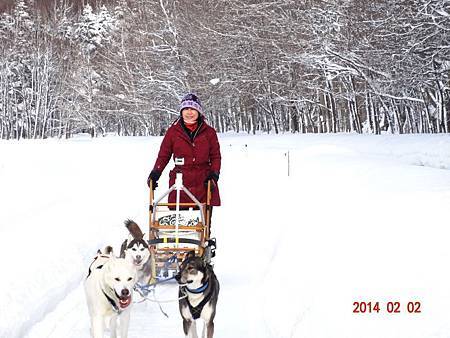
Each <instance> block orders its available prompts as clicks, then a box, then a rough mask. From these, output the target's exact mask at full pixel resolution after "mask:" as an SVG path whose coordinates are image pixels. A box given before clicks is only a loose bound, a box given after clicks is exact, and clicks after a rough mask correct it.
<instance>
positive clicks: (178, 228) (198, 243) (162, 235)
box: [148, 173, 211, 283]
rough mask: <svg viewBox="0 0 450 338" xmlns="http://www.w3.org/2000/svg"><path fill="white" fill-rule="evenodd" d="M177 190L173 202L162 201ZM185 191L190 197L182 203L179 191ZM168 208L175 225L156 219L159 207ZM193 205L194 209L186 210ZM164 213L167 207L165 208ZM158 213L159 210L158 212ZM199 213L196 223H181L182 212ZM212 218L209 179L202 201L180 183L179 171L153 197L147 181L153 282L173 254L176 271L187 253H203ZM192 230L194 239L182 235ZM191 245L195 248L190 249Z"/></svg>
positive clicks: (172, 267) (151, 188) (173, 267)
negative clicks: (195, 237) (157, 196)
mask: <svg viewBox="0 0 450 338" xmlns="http://www.w3.org/2000/svg"><path fill="white" fill-rule="evenodd" d="M174 190H175V191H176V203H163V202H161V201H162V200H163V199H164V198H165V197H166V196H168V195H169V194H170V193H171V192H172V191H174ZM181 191H183V192H185V193H186V195H187V196H188V197H189V198H190V199H191V201H192V202H191V203H181V202H180V193H181ZM160 207H168V208H169V209H170V210H172V209H173V208H175V210H173V211H174V212H175V217H176V220H175V224H174V225H172V224H169V225H167V224H164V225H162V224H160V223H159V220H158V218H157V215H158V208H160ZM189 208H192V209H193V210H187V209H189ZM165 211H166V212H167V210H165ZM159 212H161V211H159ZM186 212H189V213H192V212H198V213H199V215H200V221H199V222H198V223H197V224H196V225H180V224H179V223H180V218H181V217H182V216H183V214H184V213H186ZM210 221H211V181H208V186H207V195H206V203H201V202H199V201H198V200H197V198H196V197H195V196H194V195H193V194H192V193H191V192H190V191H189V190H188V189H187V188H186V187H185V186H184V185H183V183H182V174H181V173H177V174H176V179H175V183H174V184H173V185H172V186H171V187H170V188H169V190H167V191H166V192H165V193H164V194H162V196H161V197H160V198H159V199H157V200H155V198H154V190H153V184H152V182H151V181H150V205H149V232H148V233H149V239H148V243H149V248H150V259H151V266H152V277H151V280H150V282H151V283H154V282H156V278H157V277H158V276H159V275H160V273H161V270H162V269H163V268H166V269H167V268H168V266H167V265H168V261H171V259H172V258H173V257H176V258H177V259H176V262H171V263H170V266H169V267H170V269H171V270H177V268H178V262H180V261H181V260H182V259H183V256H184V254H185V253H186V252H188V251H192V250H193V249H194V250H195V252H196V254H198V255H200V256H202V255H203V253H204V250H205V247H206V245H207V242H208V240H209V237H210ZM188 232H189V233H191V234H192V233H195V235H196V236H197V239H193V238H183V237H182V235H183V234H186V233H188ZM193 247H194V248H193Z"/></svg>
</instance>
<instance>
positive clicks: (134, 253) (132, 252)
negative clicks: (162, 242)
mask: <svg viewBox="0 0 450 338" xmlns="http://www.w3.org/2000/svg"><path fill="white" fill-rule="evenodd" d="M125 226H126V227H127V229H128V231H129V232H130V237H129V238H128V239H127V240H125V241H124V242H123V243H122V247H121V250H120V257H121V258H125V259H126V260H127V261H129V262H131V263H132V264H133V265H134V266H135V268H136V270H137V279H136V282H137V283H139V284H143V285H145V284H147V283H149V280H150V278H151V277H152V273H151V259H150V250H149V247H148V244H147V242H146V241H145V240H144V233H143V232H142V230H141V228H139V226H138V225H137V224H136V223H135V222H134V221H132V220H126V221H125Z"/></svg>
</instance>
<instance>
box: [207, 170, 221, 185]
mask: <svg viewBox="0 0 450 338" xmlns="http://www.w3.org/2000/svg"><path fill="white" fill-rule="evenodd" d="M209 180H212V181H213V182H212V183H213V184H214V185H216V184H217V181H218V180H219V173H218V172H217V171H210V172H209V174H208V176H206V179H205V182H204V183H205V186H206V187H207V186H208V182H209Z"/></svg>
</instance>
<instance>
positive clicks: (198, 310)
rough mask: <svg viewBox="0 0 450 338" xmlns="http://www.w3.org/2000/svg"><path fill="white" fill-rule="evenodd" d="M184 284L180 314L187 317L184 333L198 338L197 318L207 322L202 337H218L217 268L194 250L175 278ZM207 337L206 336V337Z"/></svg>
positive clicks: (184, 317)
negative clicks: (215, 321)
mask: <svg viewBox="0 0 450 338" xmlns="http://www.w3.org/2000/svg"><path fill="white" fill-rule="evenodd" d="M175 279H176V280H177V282H178V283H179V284H180V290H179V297H180V298H182V297H183V296H184V295H186V297H184V298H182V299H180V301H179V306H180V313H181V317H183V330H184V334H185V335H186V337H189V338H197V327H196V324H195V323H196V319H198V318H201V319H203V320H204V323H205V324H204V326H203V333H202V337H203V338H204V337H207V338H212V337H213V335H214V317H215V315H216V305H217V300H218V297H219V281H218V280H217V277H216V275H215V274H214V271H213V268H212V266H211V265H210V264H208V263H206V262H205V261H204V259H203V258H202V257H198V256H196V255H195V252H194V251H190V252H188V253H187V254H186V257H185V258H184V260H183V262H182V263H181V266H180V272H179V273H178V274H177V275H176V276H175ZM205 334H206V336H205Z"/></svg>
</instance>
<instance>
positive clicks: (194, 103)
mask: <svg viewBox="0 0 450 338" xmlns="http://www.w3.org/2000/svg"><path fill="white" fill-rule="evenodd" d="M184 108H194V109H195V110H196V111H198V112H199V113H200V115H203V107H202V104H201V102H200V99H199V98H198V97H197V95H195V94H192V93H190V94H187V95H185V96H184V97H183V98H182V99H181V104H180V113H181V111H182V110H183V109H184Z"/></svg>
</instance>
